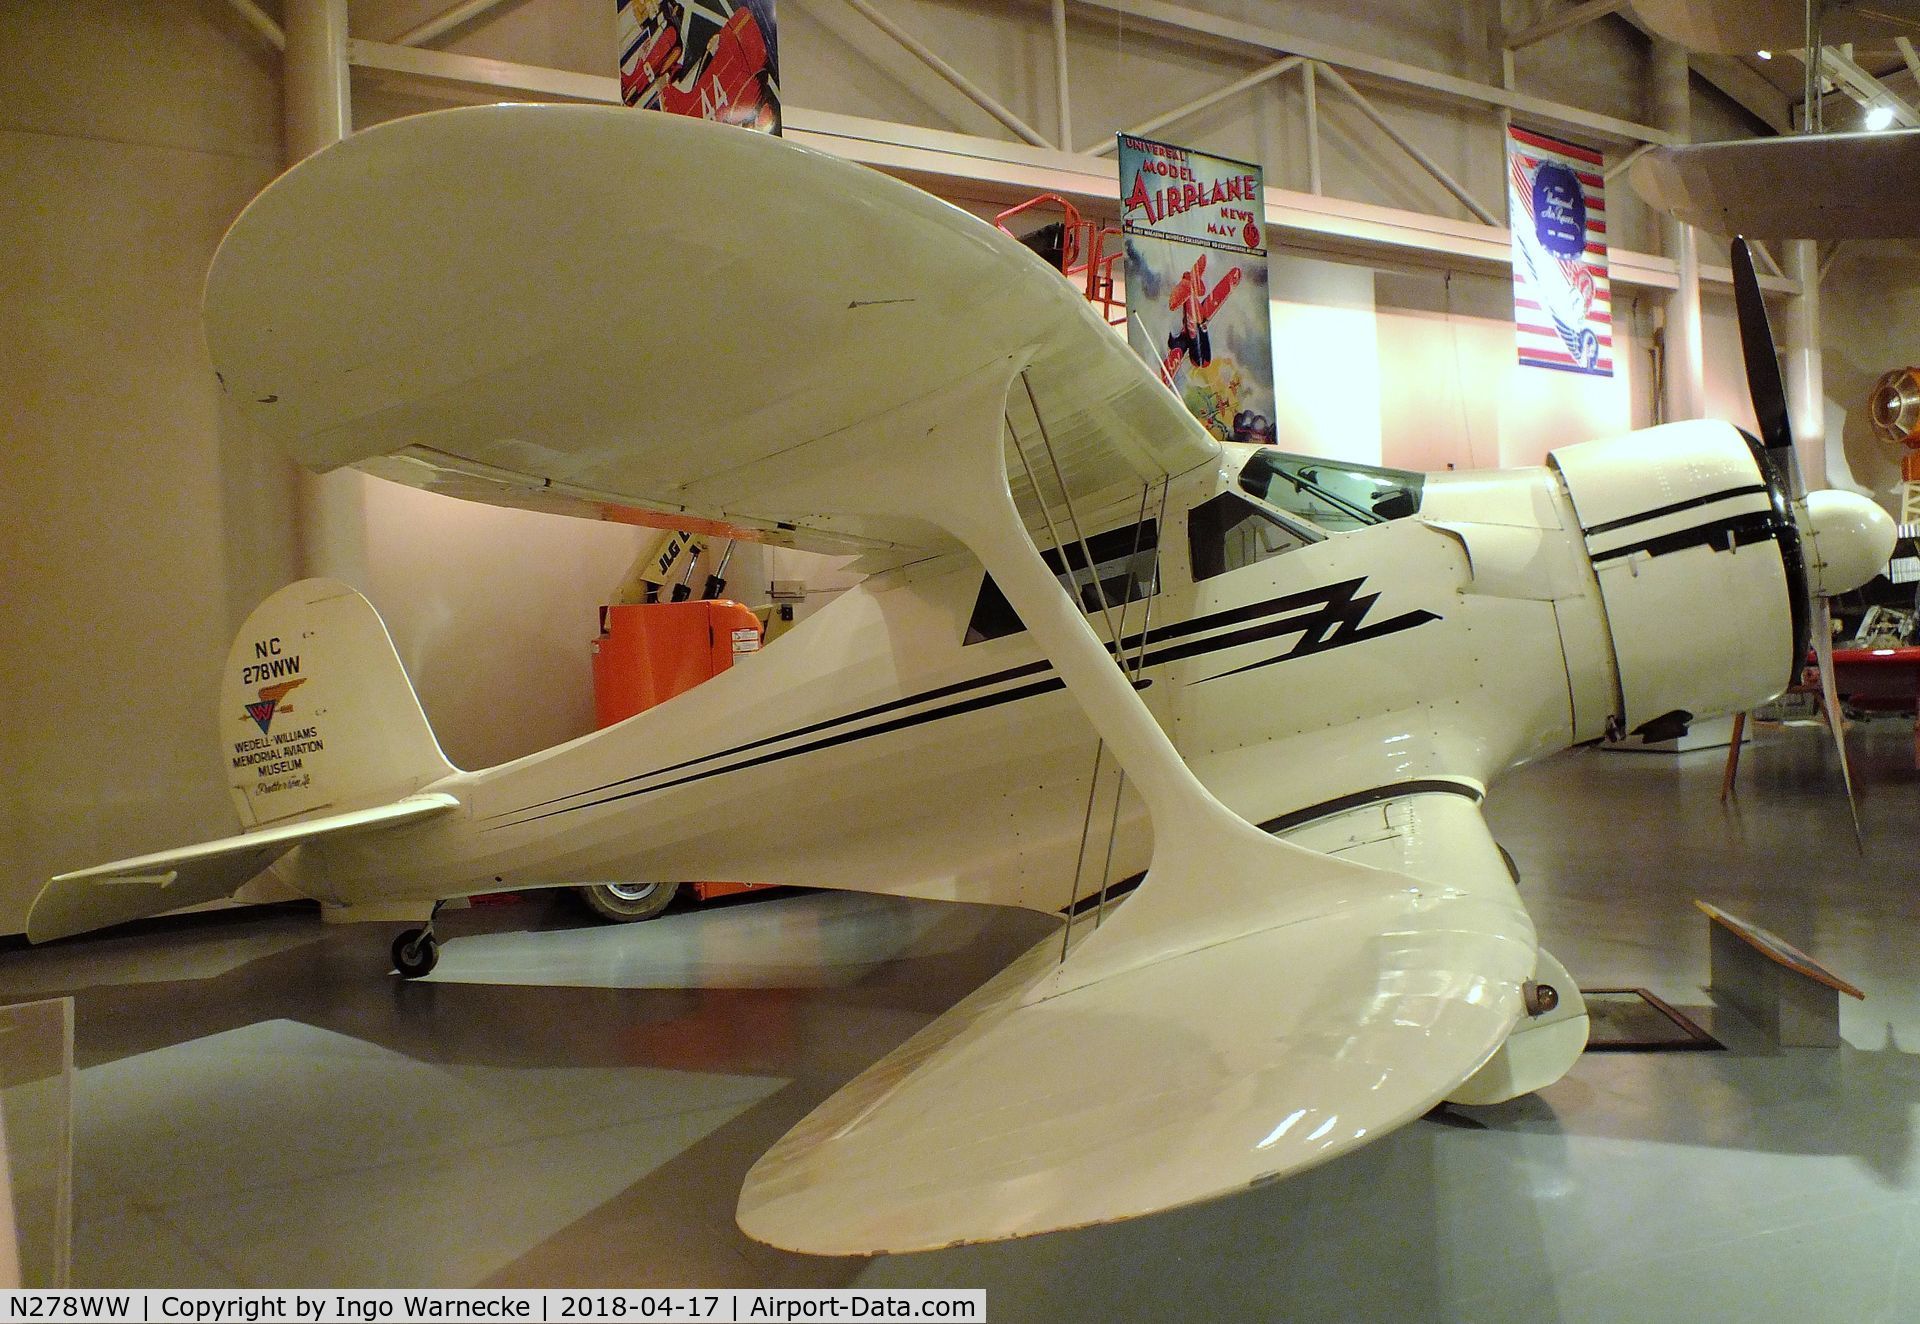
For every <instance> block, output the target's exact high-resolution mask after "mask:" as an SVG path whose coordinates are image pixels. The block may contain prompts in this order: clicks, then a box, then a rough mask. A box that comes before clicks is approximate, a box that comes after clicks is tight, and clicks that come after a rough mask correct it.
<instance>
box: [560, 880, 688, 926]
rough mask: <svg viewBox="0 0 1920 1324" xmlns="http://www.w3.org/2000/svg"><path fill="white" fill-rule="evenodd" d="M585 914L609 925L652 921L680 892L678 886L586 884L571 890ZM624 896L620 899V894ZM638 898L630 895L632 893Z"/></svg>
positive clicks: (671, 884)
mask: <svg viewBox="0 0 1920 1324" xmlns="http://www.w3.org/2000/svg"><path fill="white" fill-rule="evenodd" d="M573 890H574V891H575V892H576V893H578V894H579V897H580V899H581V901H583V902H585V903H586V907H587V909H588V910H591V911H592V912H593V913H594V914H595V915H597V916H599V917H600V918H601V919H603V920H605V921H606V922H607V923H609V924H638V923H639V922H640V921H641V920H646V919H652V918H653V917H654V916H655V915H658V914H659V913H660V912H661V911H663V910H665V909H666V908H667V907H668V906H670V905H672V904H673V898H674V897H675V896H676V895H677V894H678V893H679V891H680V884H678V883H590V884H588V885H587V886H585V887H576V888H574V889H573ZM622 892H625V893H628V895H626V896H622V895H621V893H622ZM636 892H637V893H638V895H633V894H634V893H636Z"/></svg>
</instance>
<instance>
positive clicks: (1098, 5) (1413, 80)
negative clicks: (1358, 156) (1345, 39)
mask: <svg viewBox="0 0 1920 1324" xmlns="http://www.w3.org/2000/svg"><path fill="white" fill-rule="evenodd" d="M1076 3H1078V4H1079V5H1080V6H1081V7H1082V8H1084V9H1097V10H1100V11H1102V12H1105V13H1109V14H1120V15H1122V16H1124V17H1127V18H1133V19H1139V20H1140V21H1141V22H1144V23H1151V24H1153V25H1155V26H1156V27H1161V28H1169V29H1172V30H1174V31H1177V32H1186V33H1190V34H1193V35H1197V36H1203V37H1209V38H1212V39H1213V40H1215V41H1219V42H1224V43H1226V44H1228V45H1233V46H1245V47H1252V48H1253V49H1255V50H1258V51H1264V52H1266V53H1268V54H1269V55H1275V56H1280V55H1303V56H1305V57H1306V58H1307V59H1309V60H1318V61H1320V62H1321V63H1322V64H1328V65H1333V66H1334V67H1336V68H1338V69H1341V70H1343V71H1344V72H1346V73H1349V74H1362V75H1365V76H1366V77H1368V78H1370V79H1379V80H1383V81H1385V82H1389V83H1395V84H1398V85H1400V86H1402V87H1406V88H1412V89H1415V90H1417V91H1421V92H1425V93H1429V94H1432V95H1435V96H1439V97H1442V98H1445V99H1447V100H1452V101H1464V102H1470V103H1472V104H1476V105H1481V106H1492V107H1496V108H1499V109H1504V110H1509V111H1513V112H1516V113H1518V114H1520V115H1523V116H1525V117H1527V118H1528V119H1529V120H1531V121H1538V122H1541V123H1543V124H1546V125H1548V126H1555V127H1562V128H1568V129H1573V130H1576V131H1580V132H1584V133H1585V134H1587V135H1589V136H1597V137H1599V138H1602V139H1604V140H1606V141H1607V142H1611V143H1643V142H1648V143H1660V144H1667V143H1671V142H1673V141H1674V138H1673V135H1672V134H1669V133H1665V132H1663V131H1661V130H1659V129H1656V128H1654V127H1653V126H1652V125H1649V124H1638V123H1635V122H1634V121H1632V120H1624V119H1620V118H1619V117H1617V116H1614V115H1602V114H1599V113H1598V112H1596V111H1591V110H1582V109H1581V108H1580V107H1578V106H1569V105H1567V104H1565V103H1564V102H1559V101H1552V100H1549V99H1548V98H1546V97H1537V96H1532V95H1530V94H1528V93H1525V92H1514V91H1509V90H1508V89H1506V88H1504V87H1499V86H1497V85H1495V84H1493V83H1479V82H1475V81H1474V80H1473V79H1470V78H1459V77H1456V76H1455V75H1453V74H1443V73H1439V72H1437V71H1435V70H1432V69H1423V68H1421V67H1420V66H1419V65H1415V64H1407V63H1406V62H1404V61H1402V60H1389V59H1386V58H1384V57H1382V56H1378V55H1369V54H1367V53H1366V52H1364V51H1356V50H1352V49H1350V48H1348V47H1345V46H1336V45H1334V44H1332V43H1331V42H1325V41H1317V40H1314V39H1312V38H1309V37H1298V36H1294V35H1293V34H1291V33H1286V32H1281V31H1279V30H1278V29H1275V28H1269V27H1262V26H1260V25H1259V24H1255V23H1243V22H1241V21H1240V20H1238V19H1230V18H1221V17H1219V16H1217V15H1213V14H1207V13H1203V12H1201V11H1199V10H1195V9H1187V8H1185V7H1183V6H1180V5H1173V4H1168V3H1166V2H1165V0H1076Z"/></svg>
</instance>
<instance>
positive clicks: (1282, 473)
mask: <svg viewBox="0 0 1920 1324" xmlns="http://www.w3.org/2000/svg"><path fill="white" fill-rule="evenodd" d="M1240 486H1241V487H1243V488H1245V489H1246V490H1247V491H1249V492H1251V493H1253V495H1255V496H1257V497H1259V498H1260V499H1261V500H1262V501H1265V502H1266V503H1267V504H1268V505H1270V506H1274V507H1276V508H1277V509H1280V510H1284V511H1287V512H1288V513H1290V514H1294V515H1298V516H1299V517H1300V518H1301V519H1304V520H1309V521H1311V522H1312V523H1314V524H1317V525H1319V526H1320V527H1321V528H1323V529H1327V530H1330V531H1332V532H1340V531H1342V530H1346V529H1358V528H1364V527H1365V526H1366V525H1369V524H1384V523H1385V522H1386V521H1388V520H1390V519H1404V518H1406V517H1407V516H1408V515H1412V514H1414V513H1416V512H1417V511H1419V509H1420V498H1421V495H1422V492H1423V490H1424V488H1425V486H1426V478H1425V476H1424V475H1422V474H1417V473H1413V472H1410V471H1409V470H1405V469H1381V468H1376V467H1375V466H1373V465H1368V464H1348V463H1346V462H1345V461H1343V460H1321V459H1315V458H1313V457H1312V456H1307V455H1289V454H1287V453H1286V452H1285V451H1277V450H1274V449H1272V448H1271V447H1268V448H1265V449H1262V450H1258V451H1255V452H1254V455H1253V458H1252V459H1250V460H1248V461H1247V465H1246V467H1245V468H1244V469H1242V470H1241V471H1240Z"/></svg>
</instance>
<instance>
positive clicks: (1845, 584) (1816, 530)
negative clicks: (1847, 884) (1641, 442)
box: [1733, 238, 1893, 855]
mask: <svg viewBox="0 0 1920 1324" xmlns="http://www.w3.org/2000/svg"><path fill="white" fill-rule="evenodd" d="M1733 297H1734V306H1735V311H1736V312H1737V314H1738V316H1739V322H1740V352H1741V354H1742V356H1743V357H1744V358H1745V360H1746V367H1747V390H1748V391H1749V393H1750V394H1751V395H1752V396H1753V413H1754V417H1755V419H1757V420H1758V422H1759V425H1760V442H1761V445H1762V446H1763V447H1765V450H1766V454H1767V458H1768V459H1769V460H1770V461H1771V462H1772V463H1773V465H1774V467H1775V469H1776V471H1777V472H1778V473H1779V474H1780V476H1781V477H1782V479H1783V481H1784V482H1785V485H1786V489H1787V493H1788V496H1789V498H1790V500H1791V502H1792V505H1793V517H1794V522H1795V523H1796V524H1797V525H1798V526H1799V528H1800V532H1801V537H1802V542H1803V544H1804V551H1803V553H1802V554H1803V555H1804V557H1805V560H1806V570H1807V573H1806V575H1805V577H1804V582H1805V584H1806V586H1807V604H1806V609H1805V610H1804V611H1796V612H1794V619H1795V626H1796V628H1795V630H1794V635H1795V637H1794V648H1793V656H1794V667H1795V671H1796V673H1797V671H1798V669H1799V667H1800V666H1801V665H1802V659H1804V658H1805V657H1806V655H1807V634H1808V633H1811V635H1812V637H1813V650H1814V655H1815V657H1816V658H1817V659H1818V660H1819V664H1820V696H1821V700H1822V704H1823V706H1824V707H1825V709H1826V714H1827V729H1828V730H1829V731H1830V732H1832V734H1833V745H1834V748H1835V750H1837V751H1838V752H1839V755H1840V779H1841V781H1842V782H1843V783H1844V784H1845V786H1846V791H1847V812H1848V813H1849V814H1850V815H1852V817H1853V839H1854V843H1855V844H1856V845H1857V846H1858V847H1859V848H1860V852H1861V854H1863V855H1864V854H1865V853H1866V838H1865V836H1864V834H1863V833H1862V832H1861V830H1860V807H1859V804H1858V802H1857V801H1856V800H1855V798H1854V793H1853V769H1852V767H1851V765H1850V764H1849V763H1848V762H1847V739H1846V734H1845V732H1844V730H1843V729H1842V722H1841V714H1840V694H1839V691H1838V690H1837V689H1836V688H1835V686H1834V678H1833V608H1832V605H1831V595H1832V594H1834V593H1839V592H1845V591H1846V590H1847V589H1850V588H1855V587H1858V586H1859V585H1860V584H1861V583H1864V582H1865V581H1866V580H1867V579H1869V578H1871V577H1872V575H1873V574H1874V573H1875V572H1876V571H1877V570H1878V568H1879V566H1880V565H1882V564H1884V560H1883V559H1876V557H1875V552H1876V550H1877V549H1878V548H1880V547H1881V546H1882V545H1884V549H1885V551H1886V553H1887V555H1889V556H1890V555H1891V554H1892V551H1893V543H1892V536H1891V535H1892V533H1893V521H1892V520H1891V518H1890V517H1888V515H1887V514H1886V512H1885V511H1882V510H1880V508H1879V507H1878V506H1877V505H1874V504H1873V503H1872V502H1868V501H1865V499H1864V498H1861V497H1857V496H1854V495H1853V494H1852V493H1847V492H1826V491H1823V492H1816V493H1812V494H1809V493H1808V491H1807V485H1806V479H1805V477H1804V476H1803V475H1802V473H1801V471H1800V459H1799V455H1798V453H1797V452H1796V451H1795V450H1794V445H1793V425H1792V423H1791V422H1790V420H1789V418H1788V414H1787V388H1786V383H1785V382H1784V381H1783V380H1782V378H1781V375H1780V360H1779V357H1778V356H1777V355H1776V353H1775V352H1774V343H1773V328H1772V326H1771V325H1770V324H1769V322H1768V320H1767V306H1766V303H1765V301H1764V300H1763V299H1762V298H1761V295H1760V278H1759V276H1758V274H1757V273H1756V272H1755V271H1754V269H1753V255H1752V253H1751V252H1749V251H1748V248H1747V241H1746V240H1745V239H1744V238H1736V239H1735V240H1734V241H1733ZM1862 506H1866V507H1870V510H1871V513H1870V512H1869V511H1868V510H1863V509H1862V508H1861V507H1862ZM1875 514H1877V515H1878V520H1877V521H1876V520H1875V519H1874V515H1875Z"/></svg>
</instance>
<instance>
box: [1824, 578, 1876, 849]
mask: <svg viewBox="0 0 1920 1324" xmlns="http://www.w3.org/2000/svg"><path fill="white" fill-rule="evenodd" d="M1813 612H1814V622H1813V655H1814V657H1816V658H1817V659H1819V662H1820V702H1821V706H1822V707H1824V708H1825V709H1826V712H1827V729H1828V730H1829V731H1831V732H1833V747H1834V749H1836V750H1837V751H1839V754H1840V780H1841V782H1842V783H1844V784H1845V786H1846V788H1847V812H1848V813H1849V814H1851V815H1853V842H1854V845H1856V846H1857V847H1859V849H1860V853H1861V854H1862V855H1865V854H1866V853H1867V838H1866V834H1865V833H1863V832H1862V831H1861V830H1860V806H1859V804H1858V803H1857V802H1856V801H1855V800H1854V798H1853V767H1852V765H1851V764H1849V763H1848V762H1847V735H1846V730H1845V727H1844V726H1843V724H1842V719H1841V713H1840V691H1839V689H1838V688H1837V687H1836V686H1835V685H1834V681H1833V609H1832V606H1831V604H1830V603H1829V602H1828V601H1827V599H1825V598H1823V597H1821V596H1819V595H1818V594H1815V595H1814V599H1813Z"/></svg>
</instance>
